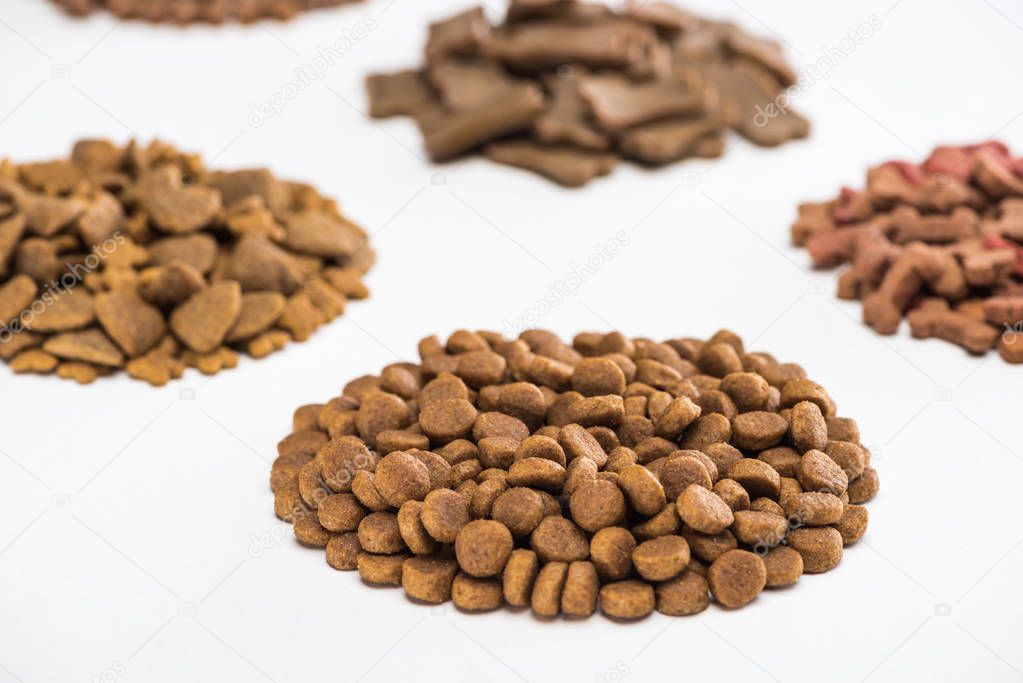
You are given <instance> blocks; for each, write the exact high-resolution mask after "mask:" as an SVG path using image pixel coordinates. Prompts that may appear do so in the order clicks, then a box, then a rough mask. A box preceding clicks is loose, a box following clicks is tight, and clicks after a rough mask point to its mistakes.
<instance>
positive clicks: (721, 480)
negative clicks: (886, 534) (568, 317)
mask: <svg viewBox="0 0 1023 683" xmlns="http://www.w3.org/2000/svg"><path fill="white" fill-rule="evenodd" d="M419 352H420V356H421V360H420V362H419V363H395V364H392V365H389V366H387V367H385V368H384V369H383V370H382V371H381V373H380V374H379V375H372V376H364V377H360V378H358V379H355V380H353V381H351V382H349V383H348V384H347V385H346V386H345V387H344V390H343V392H342V394H341V395H340V396H338V397H336V398H333V399H331V400H330V401H328V402H327V403H323V404H311V405H305V406H302V407H301V408H299V409H298V410H297V411H296V412H295V415H294V421H293V429H294V431H293V433H292V434H291V435H289V436H287V437H286V438H285V439H283V440H282V441H281V442H280V444H279V445H278V452H279V457H278V458H277V460H276V461H275V462H274V464H273V468H272V472H271V476H270V486H271V488H272V489H273V491H274V508H275V512H276V514H277V515H278V517H280V518H281V519H283V520H285V521H287V522H290V523H292V524H293V525H294V530H295V535H296V536H297V538H298V540H299V541H301V542H302V543H304V544H306V545H309V546H315V547H320V548H325V549H326V555H327V562H328V563H329V564H330V565H331V566H332V567H334V568H336V569H341V570H358V572H359V574H360V575H361V577H362V579H363V580H364V581H366V582H368V583H372V584H383V585H400V586H402V587H403V588H404V590H405V592H406V593H407V594H408V595H409V597H411V598H413V599H416V600H419V601H423V602H427V603H441V602H445V601H447V600H451V601H453V602H454V604H455V605H457V606H458V607H460V608H462V609H467V610H491V609H497V608H498V607H500V606H501V605H504V604H508V605H512V606H517V607H521V606H530V607H532V610H533V611H534V612H535V613H536V614H537V615H540V616H544V617H552V616H555V615H557V614H559V613H561V614H565V615H569V616H575V617H586V616H589V615H591V614H593V613H594V612H595V611H596V609H597V607H598V604H599V608H600V610H601V611H602V612H603V613H604V614H606V615H608V616H611V617H615V618H638V617H643V616H646V615H647V614H649V613H651V612H652V611H653V610H655V609H656V610H658V611H660V612H662V613H664V614H669V615H687V614H695V613H697V612H700V611H702V610H703V609H705V608H706V607H707V606H708V604H709V602H710V599H711V596H713V598H714V599H715V600H716V601H717V602H718V603H719V604H721V605H723V606H725V607H730V608H734V607H741V606H743V605H745V604H747V603H749V602H750V601H752V600H753V599H755V598H756V597H757V595H758V594H759V593H760V592H761V591H762V590H764V589H765V588H774V587H780V586H788V585H791V584H793V583H795V582H796V581H797V580H798V579H799V578H800V576H801V575H802V574H803V573H818V572H825V571H828V570H830V569H833V568H834V567H835V566H837V565H838V563H839V562H840V561H841V559H842V553H843V547H844V546H846V545H849V544H851V543H854V542H856V541H857V540H858V539H859V538H861V537H862V536H863V534H864V533H865V531H866V528H867V509H866V507H864V506H863V503H865V502H867V501H868V500H870V499H871V498H872V497H873V496H874V495H875V493H876V492H877V490H878V477H877V472H876V471H875V470H874V469H873V468H872V467H871V466H870V452H869V451H868V450H867V449H866V448H864V447H863V446H862V445H861V443H860V436H859V430H858V427H857V425H856V422H855V421H853V420H851V419H849V418H846V417H840V416H839V415H838V412H837V409H836V405H835V402H834V401H833V400H832V399H831V397H830V396H829V395H828V393H827V392H826V391H825V390H824V388H823V387H821V386H820V385H818V384H816V383H815V382H813V381H811V380H809V379H807V378H806V373H805V372H804V370H803V369H802V368H801V367H800V366H798V365H795V364H791V363H780V362H778V361H777V360H775V359H774V357H772V356H771V355H769V354H766V353H757V352H747V351H746V350H745V348H744V346H743V342H742V340H741V339H740V338H739V337H737V336H736V335H735V334H733V333H730V332H727V331H721V332H718V333H717V334H715V335H714V336H713V337H712V338H711V339H709V340H707V341H701V340H697V339H690V338H685V339H672V340H669V341H667V342H665V343H655V342H653V341H651V340H649V339H629V338H626V337H624V336H622V335H621V334H619V333H617V332H614V333H610V334H592V333H591V334H580V335H578V336H576V337H575V339H574V340H573V343H572V344H571V345H567V344H564V343H563V342H562V341H561V340H560V339H558V337H556V336H555V335H554V334H552V333H550V332H545V331H541V330H530V331H527V332H524V333H523V334H522V335H521V336H520V337H519V338H518V339H516V340H513V341H512V340H507V339H504V338H502V337H501V336H500V335H497V334H493V333H488V332H469V331H466V330H460V331H457V332H455V333H454V334H452V335H451V336H450V337H449V338H448V339H447V341H446V342H441V341H439V340H438V339H437V338H436V337H429V338H426V339H424V340H423V341H422V342H420V345H419Z"/></svg>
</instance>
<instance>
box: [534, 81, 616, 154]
mask: <svg viewBox="0 0 1023 683" xmlns="http://www.w3.org/2000/svg"><path fill="white" fill-rule="evenodd" d="M544 84H545V85H546V86H547V91H548V92H549V93H550V99H549V101H548V105H547V110H546V111H544V113H543V114H541V115H540V116H539V117H538V118H537V119H536V121H535V122H534V123H533V132H534V133H535V135H536V137H537V138H539V139H540V140H541V141H543V142H547V143H551V144H558V143H568V144H572V145H576V146H577V147H582V148H583V149H595V150H603V149H608V148H609V147H610V146H611V140H610V139H609V138H608V136H607V135H606V134H605V133H603V132H601V131H599V130H597V128H596V127H595V126H594V124H593V121H592V116H591V115H590V107H589V105H588V104H587V103H586V100H584V99H583V98H582V95H580V94H579V84H580V75H579V74H576V73H575V72H574V70H573V72H571V73H567V74H564V75H558V76H550V77H548V78H547V79H545V81H544Z"/></svg>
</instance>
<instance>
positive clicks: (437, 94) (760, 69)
mask: <svg viewBox="0 0 1023 683" xmlns="http://www.w3.org/2000/svg"><path fill="white" fill-rule="evenodd" d="M616 6H617V3H616ZM488 9H489V8H488ZM424 60H425V63H424V64H423V65H422V66H421V67H420V68H418V69H408V70H405V71H399V72H396V73H388V74H376V75H373V76H370V77H369V79H368V80H367V83H366V85H367V89H368V91H369V100H370V114H371V115H372V116H374V117H378V118H383V117H390V116H410V117H412V118H414V119H415V120H416V122H417V123H418V125H419V128H420V131H421V133H422V136H423V142H424V145H425V147H426V150H427V152H428V153H429V155H430V157H432V158H433V159H434V160H435V161H445V160H448V159H451V158H453V157H457V156H460V155H463V154H466V153H474V152H475V153H482V154H483V155H484V156H486V157H487V158H488V159H490V160H492V161H495V162H497V163H500V164H507V165H510V166H515V167H519V168H523V169H527V170H530V171H533V172H535V173H538V174H540V175H542V176H544V177H546V178H549V179H550V180H552V181H554V182H557V183H560V184H562V185H566V186H570V187H574V186H579V185H584V184H585V183H587V182H589V181H590V180H592V179H593V178H596V177H598V176H603V175H607V174H608V173H610V172H611V171H612V170H613V169H614V167H615V165H616V164H617V162H618V161H619V160H620V159H629V160H631V161H635V162H637V163H639V164H643V165H646V166H651V165H663V164H668V163H672V162H675V161H679V160H681V159H685V158H691V157H695V158H708V157H718V156H720V155H721V154H723V153H724V151H725V146H726V134H727V132H728V131H729V130H732V131H735V132H737V133H739V134H740V135H742V136H743V137H745V138H747V139H748V140H750V141H752V142H753V143H755V144H758V145H762V146H766V147H773V146H776V145H780V144H782V143H783V142H786V141H788V140H791V139H794V138H802V137H805V136H806V135H807V134H808V133H809V129H810V126H809V123H808V122H807V120H806V119H804V118H803V117H802V116H800V115H799V114H798V113H796V111H794V110H793V109H792V108H789V107H787V106H786V107H785V108H784V109H781V108H779V106H778V104H776V101H775V100H776V98H778V97H779V96H781V94H782V93H783V92H784V91H785V89H786V88H788V87H789V86H791V85H793V84H794V83H795V82H796V80H797V78H798V74H796V72H795V71H794V70H793V69H792V68H791V67H790V66H789V65H788V63H787V62H786V61H785V57H784V55H783V51H782V48H781V45H780V44H779V43H777V42H775V41H774V40H771V39H767V38H759V37H755V36H752V35H750V34H748V33H746V32H745V31H743V30H742V29H740V28H739V27H738V26H736V25H735V24H732V23H726V22H721V21H715V20H712V19H706V18H702V17H698V16H696V15H694V14H690V13H688V12H686V11H684V10H682V9H680V8H678V7H676V6H674V5H672V4H669V3H649V4H648V3H639V2H636V3H628V4H627V5H626V7H625V8H624V9H621V10H618V9H615V8H612V7H609V6H605V5H603V4H596V3H583V2H576V1H575V0H565V1H563V2H562V1H560V0H558V1H553V2H552V1H549V0H544V1H542V2H536V0H513V1H512V2H511V4H510V6H509V9H508V12H507V14H506V15H505V17H504V20H503V21H502V22H501V23H499V24H497V25H492V24H491V23H490V22H489V21H488V19H487V17H486V16H485V14H484V10H483V7H482V6H480V7H474V8H472V9H468V10H466V11H463V12H461V13H459V14H457V15H455V16H453V17H450V18H447V19H443V20H439V21H436V22H435V23H433V24H431V25H430V27H429V32H428V36H427V41H426V48H425V50H424ZM557 360H559V361H561V360H563V359H557ZM654 360H656V359H654ZM555 367H556V366H555ZM609 367H610V366H609V365H608V364H606V363H595V364H593V365H588V366H583V367H582V368H580V369H579V371H577V373H576V375H575V376H574V377H572V380H571V381H572V384H573V388H574V389H575V391H578V392H579V393H581V394H582V395H584V396H587V397H589V396H593V397H599V396H606V395H608V394H615V393H618V392H619V389H620V387H619V386H618V385H619V384H622V383H623V378H622V374H621V373H620V372H614V371H613V370H611V371H609V370H608V368H609ZM491 369H494V368H487V370H491ZM472 379H473V380H476V379H477V378H472ZM645 379H648V378H645ZM466 381H467V382H469V383H470V384H472V382H470V381H469V378H466ZM644 381H645V380H644Z"/></svg>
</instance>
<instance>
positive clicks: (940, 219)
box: [892, 206, 980, 244]
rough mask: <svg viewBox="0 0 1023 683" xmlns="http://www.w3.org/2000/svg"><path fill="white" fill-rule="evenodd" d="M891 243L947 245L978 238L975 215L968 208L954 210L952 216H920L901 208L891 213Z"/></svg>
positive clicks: (977, 223)
mask: <svg viewBox="0 0 1023 683" xmlns="http://www.w3.org/2000/svg"><path fill="white" fill-rule="evenodd" d="M892 227H893V229H894V232H893V235H892V241H893V242H896V243H897V244H908V243H910V242H927V243H930V244H946V243H948V242H956V241H958V240H962V239H967V238H969V237H973V236H975V235H978V234H979V232H980V222H979V219H978V217H977V212H976V211H974V210H973V209H971V208H969V207H967V206H960V207H957V208H956V209H955V210H954V211H953V212H952V214H951V215H948V216H945V215H943V214H933V215H931V214H928V215H921V214H920V212H919V211H918V210H917V209H916V208H915V207H912V206H900V207H899V208H897V209H895V211H893V212H892Z"/></svg>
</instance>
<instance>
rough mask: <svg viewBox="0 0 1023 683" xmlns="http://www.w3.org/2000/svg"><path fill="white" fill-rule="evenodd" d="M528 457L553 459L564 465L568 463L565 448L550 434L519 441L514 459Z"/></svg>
mask: <svg viewBox="0 0 1023 683" xmlns="http://www.w3.org/2000/svg"><path fill="white" fill-rule="evenodd" d="M526 458H546V459H547V460H552V461H554V462H556V463H558V464H559V465H561V466H562V467H565V466H566V465H567V464H568V461H567V460H566V458H565V449H563V448H562V447H561V445H560V444H559V443H558V442H557V441H555V440H554V439H552V438H550V437H549V436H531V437H529V438H528V439H526V440H524V441H522V442H521V443H519V445H518V448H517V449H516V450H515V456H514V460H524V459H526Z"/></svg>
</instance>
